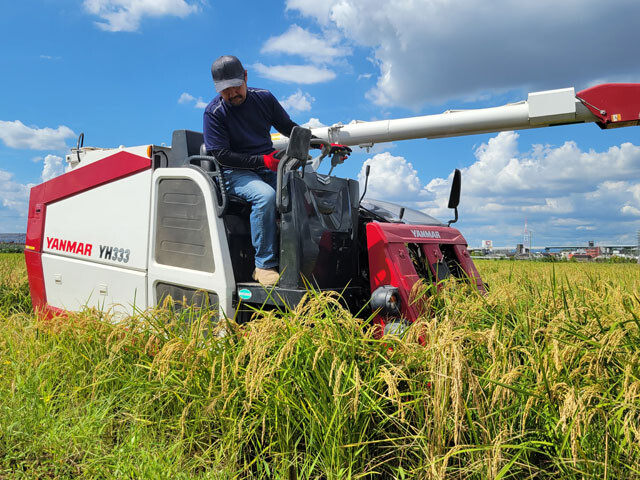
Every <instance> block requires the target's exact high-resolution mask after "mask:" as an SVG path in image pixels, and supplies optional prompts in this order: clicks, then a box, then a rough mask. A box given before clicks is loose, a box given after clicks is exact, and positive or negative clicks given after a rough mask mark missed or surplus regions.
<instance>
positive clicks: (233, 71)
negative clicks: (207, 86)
mask: <svg viewBox="0 0 640 480" xmlns="http://www.w3.org/2000/svg"><path fill="white" fill-rule="evenodd" d="M211 76H212V77H213V83H214V84H215V86H216V91H217V92H221V91H222V90H224V89H225V88H229V87H239V86H240V85H242V84H243V83H244V67H243V66H242V63H240V60H238V58H237V57H234V56H233V55H223V56H221V57H220V58H218V59H217V60H216V61H215V62H213V64H212V65H211Z"/></svg>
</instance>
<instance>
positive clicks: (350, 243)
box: [25, 84, 640, 331]
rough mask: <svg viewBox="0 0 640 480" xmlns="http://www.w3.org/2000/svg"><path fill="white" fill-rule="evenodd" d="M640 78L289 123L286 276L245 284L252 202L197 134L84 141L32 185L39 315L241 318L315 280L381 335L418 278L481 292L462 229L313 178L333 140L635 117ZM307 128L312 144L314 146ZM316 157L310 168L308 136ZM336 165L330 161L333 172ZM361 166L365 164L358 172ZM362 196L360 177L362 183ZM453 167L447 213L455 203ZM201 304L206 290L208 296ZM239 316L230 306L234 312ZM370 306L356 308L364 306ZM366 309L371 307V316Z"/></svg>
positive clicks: (31, 246)
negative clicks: (454, 105) (184, 311)
mask: <svg viewBox="0 0 640 480" xmlns="http://www.w3.org/2000/svg"><path fill="white" fill-rule="evenodd" d="M639 120H640V84H605V85H599V86H596V87H592V88H589V89H586V90H583V91H581V92H579V93H578V94H576V93H575V90H574V89H573V88H567V89H561V90H551V91H545V92H537V93H531V94H529V96H528V100H527V101H522V102H519V103H515V104H509V105H505V106H502V107H496V108H486V109H480V110H468V111H448V112H445V113H443V114H439V115H428V116H422V117H414V118H405V119H397V120H385V121H376V122H360V123H351V124H349V125H334V126H332V127H328V128H317V129H313V132H311V131H309V130H306V129H302V128H297V129H295V132H294V133H293V134H292V138H291V140H290V141H289V142H288V143H286V141H287V139H286V138H284V137H281V136H279V135H274V146H275V147H276V148H284V147H285V146H286V145H288V146H287V147H286V148H287V153H286V155H285V157H284V158H283V160H282V161H281V162H280V165H279V168H278V192H277V205H278V210H279V212H280V274H281V278H280V282H279V284H278V286H277V287H275V288H265V287H263V286H261V285H259V284H257V283H254V282H251V272H252V271H253V267H254V258H253V247H252V246H251V239H250V234H249V222H248V213H249V207H248V205H247V204H245V203H244V202H242V201H241V200H240V199H238V198H233V197H231V196H230V195H228V194H227V192H226V191H225V188H224V181H223V174H222V172H221V171H220V167H219V165H218V163H217V161H216V160H215V158H213V157H209V156H206V155H202V154H201V148H202V145H203V138H202V134H201V133H198V132H192V131H187V130H177V131H174V132H173V139H172V144H171V147H166V146H157V145H144V146H139V147H130V148H124V147H121V148H118V149H106V148H93V147H84V146H83V145H82V144H83V135H82V134H81V136H80V138H79V139H78V146H77V148H75V149H72V150H71V154H70V155H67V162H69V164H70V167H71V170H70V171H69V172H67V173H65V174H63V175H61V176H59V177H57V178H54V179H52V180H49V181H47V182H44V183H42V184H40V185H38V186H35V187H33V188H32V189H31V196H30V201H29V218H28V228H27V239H26V247H25V257H26V263H27V271H28V275H29V284H30V289H31V298H32V301H33V306H34V309H35V310H36V311H37V312H38V313H40V314H44V315H52V314H59V313H62V312H64V311H75V310H80V309H82V308H84V307H85V306H89V307H97V308H102V309H110V310H111V311H113V312H116V313H118V314H130V313H132V312H133V311H134V310H135V309H145V308H147V307H151V306H154V305H157V304H158V303H161V302H162V301H163V299H164V298H165V297H166V296H168V295H171V296H172V297H173V298H174V299H185V300H186V302H187V303H198V304H201V303H202V302H208V304H209V305H213V306H217V307H218V308H219V313H220V315H226V316H227V317H232V316H234V315H236V314H239V318H240V319H245V318H247V316H248V313H247V312H248V310H247V309H246V308H244V307H243V305H247V306H255V307H262V306H264V305H266V306H269V305H271V306H275V305H282V304H287V305H296V304H297V303H298V302H299V301H300V300H301V298H302V296H303V295H304V294H305V292H306V291H307V288H308V287H309V286H312V287H313V288H315V289H317V290H332V291H337V292H340V293H341V294H342V296H343V298H344V299H345V301H346V302H347V304H348V305H349V307H350V308H351V309H352V311H354V312H359V311H361V309H362V308H363V307H365V306H366V305H367V304H368V305H369V306H370V307H371V309H372V310H373V311H375V310H378V309H379V315H377V317H376V322H378V323H379V324H380V326H381V327H382V328H384V329H385V330H386V331H388V330H389V329H397V328H398V326H399V325H404V324H407V323H410V322H413V321H414V320H415V319H416V317H417V315H418V310H419V309H418V308H417V306H416V305H415V304H412V303H411V301H410V293H411V290H412V287H413V286H414V284H415V283H416V282H418V281H419V280H423V281H424V282H426V283H427V284H437V283H438V282H439V281H440V280H442V279H444V278H447V277H449V276H454V277H460V278H468V279H471V281H472V282H474V283H475V284H476V285H477V288H478V289H480V290H484V285H483V282H482V280H481V278H480V276H479V275H478V272H477V270H476V268H475V266H474V264H473V262H472V260H471V258H470V256H469V253H468V251H467V242H466V240H465V239H464V237H463V236H462V234H461V233H460V232H459V231H458V230H456V229H455V228H452V227H451V226H450V224H451V223H453V222H454V221H455V220H452V221H450V222H449V223H447V224H445V223H442V222H440V221H439V220H436V219H435V218H432V217H430V216H428V215H425V214H424V213H422V212H418V211H415V210H411V209H409V208H403V207H401V206H398V205H393V204H390V203H387V202H383V201H376V200H371V199H363V197H364V193H362V194H360V192H359V184H358V182H357V181H354V180H351V179H345V178H340V177H336V176H331V172H329V175H323V174H319V173H317V169H318V167H319V165H320V163H321V161H322V159H323V158H324V156H325V153H326V151H327V149H326V145H328V143H327V142H330V143H340V144H344V145H352V146H362V147H369V146H372V145H373V144H375V143H379V142H391V141H397V140H406V139H413V138H440V137H451V136H458V135H471V134H477V133H488V132H498V131H504V130H518V129H525V128H540V127H547V126H553V125H565V124H573V123H587V122H596V123H597V124H598V125H599V126H600V127H601V128H603V129H608V128H615V127H623V126H630V125H638V124H639ZM311 133H313V135H315V136H316V137H319V138H321V139H322V140H319V141H318V140H315V139H314V140H311ZM314 143H316V144H317V145H315V146H319V147H322V153H321V154H320V155H319V156H318V157H317V158H315V159H314V160H313V161H311V162H309V161H308V158H309V157H308V152H309V147H310V144H314ZM338 163H340V160H339V159H338V158H333V159H332V167H331V171H333V167H335V166H337V164H338ZM367 175H368V171H367ZM364 190H365V192H366V185H365V188H364ZM459 195H460V175H459V171H456V174H455V175H454V185H453V187H452V194H451V197H450V201H449V208H453V209H456V211H455V218H456V219H457V216H458V215H457V205H458V200H459ZM207 297H208V298H207ZM236 311H237V312H236ZM365 312H366V311H365ZM365 314H366V313H365Z"/></svg>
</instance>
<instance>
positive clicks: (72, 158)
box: [66, 145, 148, 169]
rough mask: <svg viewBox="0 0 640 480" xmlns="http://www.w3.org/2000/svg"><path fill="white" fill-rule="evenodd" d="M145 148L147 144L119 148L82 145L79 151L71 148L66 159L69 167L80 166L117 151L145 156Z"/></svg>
mask: <svg viewBox="0 0 640 480" xmlns="http://www.w3.org/2000/svg"><path fill="white" fill-rule="evenodd" d="M147 149H148V145H140V146H137V147H124V146H121V147H119V148H98V147H82V148H81V149H80V150H79V151H76V150H75V149H72V151H71V153H70V154H69V155H67V158H66V160H67V163H68V164H69V166H70V167H71V169H74V168H82V167H86V166H87V165H90V164H92V163H94V162H97V161H98V160H102V159H103V158H106V157H109V156H111V155H114V154H116V153H118V152H128V153H132V154H134V155H139V156H140V157H146V156H147Z"/></svg>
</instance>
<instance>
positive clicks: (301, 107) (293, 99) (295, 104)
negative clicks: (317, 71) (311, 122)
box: [280, 89, 315, 112]
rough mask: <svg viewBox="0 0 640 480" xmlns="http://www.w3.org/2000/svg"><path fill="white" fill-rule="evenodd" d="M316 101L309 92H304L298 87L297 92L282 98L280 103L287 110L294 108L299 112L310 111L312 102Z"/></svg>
mask: <svg viewBox="0 0 640 480" xmlns="http://www.w3.org/2000/svg"><path fill="white" fill-rule="evenodd" d="M314 101H315V98H313V97H312V96H311V95H309V94H308V93H303V92H302V91H301V90H300V89H298V90H297V91H296V92H295V93H293V94H291V95H289V96H288V97H287V98H284V99H282V100H280V104H281V105H282V106H283V107H284V109H285V110H293V111H297V112H308V111H309V110H311V104H312V103H313V102H314Z"/></svg>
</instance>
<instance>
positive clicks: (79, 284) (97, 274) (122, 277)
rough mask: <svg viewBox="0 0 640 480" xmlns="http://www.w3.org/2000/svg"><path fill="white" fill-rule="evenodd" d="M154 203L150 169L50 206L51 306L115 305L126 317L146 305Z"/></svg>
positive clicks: (47, 260)
mask: <svg viewBox="0 0 640 480" xmlns="http://www.w3.org/2000/svg"><path fill="white" fill-rule="evenodd" d="M150 198H151V171H150V170H146V171H143V172H140V173H138V174H135V175H132V176H130V177H126V178H123V179H121V180H117V181H114V182H111V183H108V184H106V185H102V186H100V187H97V188H93V189H91V190H87V191H86V192H82V193H79V194H77V195H74V196H72V197H69V198H66V199H63V200H60V201H58V202H55V203H52V204H51V205H49V206H48V207H47V211H46V223H45V229H44V239H43V255H42V263H43V273H44V279H45V287H46V292H47V302H48V303H49V305H51V306H54V307H58V308H63V309H65V310H79V309H81V308H82V307H83V306H84V305H89V306H95V307H97V306H99V305H102V304H105V305H111V304H112V303H115V304H120V306H121V307H118V308H117V310H121V311H123V312H126V313H131V312H132V307H133V304H134V302H135V305H136V307H139V308H141V309H144V308H146V307H147V306H148V301H147V300H148V297H147V292H146V269H147V252H148V238H149V210H150V206H149V202H150ZM100 292H103V293H102V294H101V293H100ZM105 300H106V302H105Z"/></svg>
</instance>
